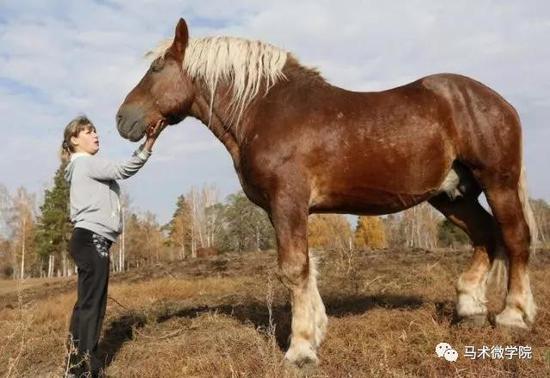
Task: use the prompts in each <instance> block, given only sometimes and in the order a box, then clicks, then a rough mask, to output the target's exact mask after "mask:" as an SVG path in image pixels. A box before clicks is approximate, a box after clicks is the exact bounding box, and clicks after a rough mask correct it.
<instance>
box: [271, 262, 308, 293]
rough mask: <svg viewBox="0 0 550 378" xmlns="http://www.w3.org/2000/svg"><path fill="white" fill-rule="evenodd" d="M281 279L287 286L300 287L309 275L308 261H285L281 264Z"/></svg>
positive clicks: (279, 272)
mask: <svg viewBox="0 0 550 378" xmlns="http://www.w3.org/2000/svg"><path fill="white" fill-rule="evenodd" d="M278 276H279V280H281V282H282V283H283V285H285V286H286V287H287V288H289V289H290V288H295V287H300V286H302V285H303V283H304V282H305V281H306V279H307V276H308V269H307V261H305V262H303V263H299V262H296V261H283V262H281V263H280V264H279V271H278Z"/></svg>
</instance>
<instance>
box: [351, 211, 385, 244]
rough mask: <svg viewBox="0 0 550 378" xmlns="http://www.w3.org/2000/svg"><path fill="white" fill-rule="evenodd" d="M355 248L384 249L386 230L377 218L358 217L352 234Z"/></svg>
mask: <svg viewBox="0 0 550 378" xmlns="http://www.w3.org/2000/svg"><path fill="white" fill-rule="evenodd" d="M354 241H355V246H356V247H357V248H373V249H380V248H386V247H387V242H386V230H385V226H384V223H383V222H382V220H381V219H380V218H379V217H369V216H360V217H359V218H357V226H356V227H355V234H354Z"/></svg>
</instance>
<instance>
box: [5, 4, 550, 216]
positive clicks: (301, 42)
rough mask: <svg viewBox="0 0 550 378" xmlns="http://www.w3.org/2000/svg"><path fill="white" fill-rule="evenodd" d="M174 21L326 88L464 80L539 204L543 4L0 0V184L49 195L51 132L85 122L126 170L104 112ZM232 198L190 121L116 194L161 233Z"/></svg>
mask: <svg viewBox="0 0 550 378" xmlns="http://www.w3.org/2000/svg"><path fill="white" fill-rule="evenodd" d="M179 17H183V18H184V19H185V20H186V21H187V24H188V27H189V33H190V35H191V36H192V37H193V36H194V37H202V36H212V35H227V36H237V37H244V38H249V39H258V40H262V41H265V42H269V43H271V44H274V45H276V46H278V47H281V48H283V49H285V50H288V51H290V52H292V53H294V55H296V56H297V57H298V59H299V60H300V61H301V63H302V64H304V65H306V66H312V67H317V68H318V69H319V70H320V71H321V73H322V74H323V76H324V77H325V78H326V79H327V80H328V81H329V82H330V83H331V84H333V85H336V86H339V87H343V88H347V89H351V90H357V91H377V90H383V89H388V88H391V87H394V86H398V85H402V84H405V83H408V82H411V81H414V80H416V79H418V78H420V77H422V76H425V75H428V74H433V73H438V72H454V73H460V74H463V75H467V76H470V77H472V78H475V79H476V80H479V81H481V82H483V83H484V84H486V85H488V86H490V87H491V88H493V89H494V90H496V91H497V92H499V93H500V94H501V95H502V96H504V98H506V99H507V100H508V101H509V102H510V103H512V104H513V105H514V106H515V108H516V109H517V110H518V112H519V114H520V117H521V119H522V123H523V130H524V156H525V157H524V159H525V166H526V169H527V178H528V184H529V191H530V194H531V196H532V197H535V198H544V199H546V200H547V201H548V200H550V169H549V167H548V166H549V163H550V158H549V157H550V154H549V153H548V147H547V145H548V143H549V141H550V126H549V123H550V69H549V67H550V43H549V36H550V3H549V2H546V1H542V0H541V1H532V0H531V1H529V0H527V1H507V0H500V1H497V0H495V1H487V0H477V1H471V0H464V1H455V2H442V1H437V0H435V1H431V0H423V1H415V0H412V1H391V2H390V1H386V2H380V1H366V0H365V1H347V0H339V1H323V0H315V1H307V0H306V1H297V0H292V1H288V0H277V1H241V0H232V1H231V2H228V1H221V0H209V1H202V2H198V1H171V0H168V1H153V0H133V1H122V0H111V1H99V0H97V1H78V2H77V1H70V0H66V1H65V0H60V1H56V0H51V1H46V0H44V1H35V0H26V1H19V0H13V1H12V0H7V1H6V0H0V117H1V122H0V130H1V132H2V137H3V138H2V139H3V143H2V148H0V184H1V185H4V186H6V187H7V189H8V190H9V191H10V192H11V193H14V192H15V190H16V188H18V187H20V186H23V187H25V188H27V190H29V191H31V192H33V193H36V194H37V196H38V198H39V201H40V199H41V198H43V192H44V190H45V189H47V188H49V187H51V186H52V184H53V176H54V173H55V171H56V169H57V168H58V166H59V160H58V155H57V153H58V148H59V146H60V144H61V142H62V133H63V129H64V127H65V125H66V124H67V123H68V122H69V121H70V120H71V119H72V118H74V117H75V116H76V115H78V114H86V115H87V116H88V117H89V118H90V119H91V120H92V121H93V122H94V124H95V125H96V127H97V129H98V133H99V137H100V143H101V150H100V152H99V153H100V154H101V156H103V157H107V158H109V159H113V160H123V159H126V158H128V157H129V156H130V155H131V153H132V152H133V151H134V149H135V148H137V144H133V143H131V142H129V141H127V140H124V139H122V138H121V137H120V136H119V135H118V132H117V131H116V126H115V114H116V111H117V109H118V107H119V105H120V104H121V102H122V101H123V99H124V97H125V96H126V94H127V93H128V92H129V91H130V90H131V89H132V88H133V87H134V86H135V85H136V84H137V82H138V81H139V80H140V78H141V77H142V76H143V74H144V73H145V71H146V70H147V68H148V65H149V62H148V61H147V60H146V59H145V58H144V54H145V53H146V52H147V51H148V50H150V49H151V48H153V47H155V46H156V45H157V43H158V42H159V41H161V40H163V39H166V38H172V37H173V32H174V28H175V25H176V23H177V21H178V19H179ZM205 184H208V185H216V186H217V187H218V188H219V199H220V200H223V199H224V198H225V197H226V196H227V195H228V194H230V193H233V192H235V191H237V190H239V189H240V184H239V181H238V178H237V175H236V173H235V170H234V168H233V164H232V161H231V158H230V156H229V153H228V152H227V151H226V150H225V147H224V146H223V145H222V144H221V142H219V141H218V140H217V139H216V138H215V137H214V136H213V134H211V133H210V131H209V130H208V129H207V128H206V127H205V126H204V125H202V124H201V123H199V122H198V121H196V120H194V119H191V118H188V119H186V120H185V121H184V122H182V123H181V124H179V125H177V126H173V127H170V128H168V129H166V130H165V131H164V132H163V133H162V134H161V136H160V137H159V140H158V141H157V143H156V145H155V147H154V153H153V155H152V157H151V158H150V160H149V161H148V162H147V164H146V165H145V166H144V168H142V170H141V171H140V172H139V173H138V174H137V175H136V176H134V177H132V178H130V179H128V180H125V181H123V182H121V186H122V188H123V190H124V191H126V192H127V193H129V195H130V198H131V204H132V207H133V208H134V210H135V211H140V212H144V211H151V212H153V213H155V214H156V215H157V219H158V220H159V222H161V223H165V222H167V221H169V219H170V217H171V215H172V213H173V212H174V210H175V204H176V199H177V196H178V195H180V194H185V193H186V192H188V191H189V190H190V189H191V187H193V186H194V187H200V186H202V185H205Z"/></svg>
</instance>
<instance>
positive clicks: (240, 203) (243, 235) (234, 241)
mask: <svg viewBox="0 0 550 378" xmlns="http://www.w3.org/2000/svg"><path fill="white" fill-rule="evenodd" d="M226 202H227V205H226V206H225V210H224V211H223V225H220V227H217V230H218V233H219V234H220V236H219V237H218V238H217V240H218V242H217V244H216V247H217V248H219V249H220V250H222V251H244V250H256V251H260V250H266V249H270V248H273V247H274V246H275V232H274V230H273V226H272V225H271V222H270V221H269V217H268V216H267V214H266V212H265V211H264V210H263V209H262V208H260V207H258V206H256V205H255V204H254V203H253V202H251V201H250V200H249V199H248V197H246V195H245V194H244V192H243V191H239V192H237V193H234V194H230V195H229V196H228V197H227V199H226ZM219 209H220V207H218V210H219Z"/></svg>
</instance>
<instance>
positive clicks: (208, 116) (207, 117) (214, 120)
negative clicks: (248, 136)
mask: <svg viewBox="0 0 550 378" xmlns="http://www.w3.org/2000/svg"><path fill="white" fill-rule="evenodd" d="M203 93H204V92H202V91H198V95H197V97H196V99H195V102H194V103H193V106H192V107H191V115H192V116H193V117H195V118H197V119H198V120H200V121H201V122H202V123H203V124H204V125H205V126H207V127H208V128H209V129H210V131H212V133H213V134H214V135H215V136H216V138H218V140H219V141H220V142H222V143H223V145H224V146H225V148H226V149H227V151H228V152H229V153H230V154H231V157H232V158H233V162H234V163H235V164H238V162H239V141H238V138H237V136H236V133H235V131H234V128H233V127H231V125H229V124H227V123H226V121H225V118H227V117H225V115H224V114H223V113H222V112H220V111H219V109H218V108H219V106H214V109H210V106H211V104H210V102H209V100H208V99H207V96H205V95H203Z"/></svg>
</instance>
